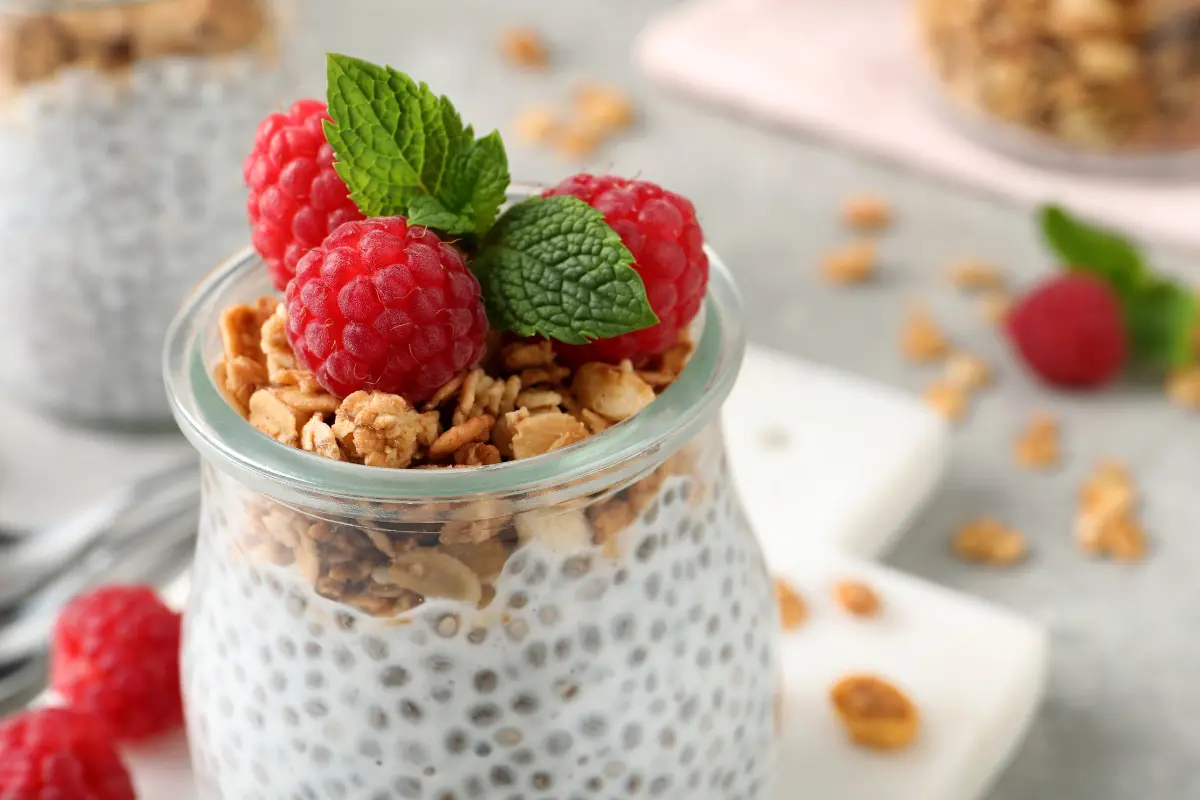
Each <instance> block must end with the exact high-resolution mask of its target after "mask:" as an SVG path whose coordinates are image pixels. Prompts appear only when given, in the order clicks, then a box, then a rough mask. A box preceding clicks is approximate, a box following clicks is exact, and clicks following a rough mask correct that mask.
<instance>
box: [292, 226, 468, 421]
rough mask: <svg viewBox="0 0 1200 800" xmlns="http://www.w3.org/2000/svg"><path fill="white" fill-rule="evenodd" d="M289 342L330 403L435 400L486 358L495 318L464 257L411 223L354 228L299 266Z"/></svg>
mask: <svg viewBox="0 0 1200 800" xmlns="http://www.w3.org/2000/svg"><path fill="white" fill-rule="evenodd" d="M287 312H288V329H287V333H288V341H289V342H291V345H292V349H293V350H294V351H295V353H296V355H297V357H299V359H300V360H301V361H302V362H303V363H304V365H305V366H307V367H308V368H309V369H310V370H312V371H313V372H314V373H315V374H316V376H317V381H318V382H319V383H320V384H321V386H323V387H324V388H325V389H326V390H327V391H329V392H330V393H332V394H334V395H337V396H338V397H346V396H347V395H350V394H352V393H354V392H356V391H358V390H367V391H378V392H388V393H391V394H398V395H401V396H403V397H404V398H405V399H406V400H408V401H409V402H410V403H419V402H421V401H422V400H426V399H428V398H429V397H430V396H432V395H433V393H434V392H436V391H437V390H438V389H439V388H440V387H441V386H443V385H445V384H446V383H448V382H449V381H450V379H451V378H453V377H454V375H455V374H456V373H458V372H459V371H461V370H463V369H466V368H468V367H471V366H473V365H474V364H475V363H476V362H477V361H479V359H480V358H481V357H482V356H483V351H484V347H485V343H486V338H487V332H488V319H487V313H486V312H485V310H484V305H483V298H482V296H481V295H480V289H479V281H478V280H476V279H475V276H474V275H473V274H471V271H470V270H469V269H468V268H467V262H466V260H465V259H464V258H463V254H462V253H461V252H460V251H459V250H458V249H457V248H456V247H454V246H453V245H451V244H449V243H447V242H443V241H442V240H441V239H440V238H438V236H437V234H435V233H434V232H433V231H431V230H429V229H428V228H425V227H424V226H421V225H409V224H408V222H407V221H406V220H405V219H404V218H403V217H380V218H376V219H369V220H365V221H362V222H348V223H346V224H344V225H342V226H341V227H340V228H338V229H337V230H336V231H334V232H333V233H332V234H330V235H329V237H328V238H327V239H326V240H325V242H324V243H323V244H322V245H321V246H320V247H318V248H316V249H314V250H311V251H310V252H309V253H308V254H307V255H305V256H304V258H302V259H301V261H300V263H299V265H298V266H297V268H296V276H295V277H294V278H293V279H292V281H291V283H289V284H288V287H287Z"/></svg>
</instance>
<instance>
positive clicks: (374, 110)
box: [325, 53, 509, 235]
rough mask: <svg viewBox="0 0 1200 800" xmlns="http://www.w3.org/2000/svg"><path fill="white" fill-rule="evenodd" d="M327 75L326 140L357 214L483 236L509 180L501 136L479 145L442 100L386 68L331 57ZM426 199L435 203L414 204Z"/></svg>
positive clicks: (492, 137) (422, 84)
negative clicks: (411, 219)
mask: <svg viewBox="0 0 1200 800" xmlns="http://www.w3.org/2000/svg"><path fill="white" fill-rule="evenodd" d="M327 72H328V81H329V85H328V98H327V99H328V104H329V114H330V116H331V117H332V118H333V121H332V122H327V123H326V124H325V137H326V138H327V139H328V140H329V143H330V145H332V146H333V151H334V154H335V156H336V161H335V163H334V168H335V169H336V170H337V172H338V175H340V176H341V177H342V180H344V181H345V182H346V185H347V187H349V189H350V196H351V197H352V198H353V200H354V202H355V203H356V204H357V205H358V207H359V209H360V210H361V211H362V212H363V213H364V214H366V215H367V216H368V217H379V216H392V215H400V216H410V213H411V212H413V211H415V212H416V213H417V215H418V216H419V217H423V218H424V219H426V220H429V219H437V220H439V221H441V222H443V223H446V224H452V225H453V227H454V228H455V230H448V229H445V228H442V230H446V232H447V233H453V234H465V233H475V234H479V235H482V234H483V233H485V232H486V231H487V229H488V227H490V226H491V224H492V222H493V221H494V220H495V218H496V214H497V212H498V210H499V208H500V205H501V204H502V203H503V202H504V196H505V191H506V190H507V188H508V183H509V174H508V157H507V154H506V153H505V151H504V144H503V142H502V141H501V139H500V135H499V134H498V133H496V132H493V133H491V134H488V135H487V136H485V137H483V138H482V139H479V140H478V141H477V140H476V139H475V133H474V130H473V129H472V128H471V127H470V126H467V127H465V128H464V127H463V124H462V120H461V119H460V118H459V115H458V112H457V111H456V110H455V108H454V106H453V105H452V104H451V103H450V101H449V100H448V99H447V98H445V97H443V96H439V95H436V94H434V93H433V91H431V90H430V88H429V87H428V86H427V85H425V84H424V83H417V82H416V81H414V80H413V79H412V78H410V77H408V76H407V75H405V74H404V73H402V72H399V71H397V70H395V69H392V68H391V67H381V66H378V65H375V64H371V63H369V62H367V61H363V60H361V59H357V58H351V57H349V56H344V55H338V54H336V53H331V54H329V56H328V62H327ZM426 197H427V198H433V199H435V200H436V201H437V203H436V204H432V203H428V202H425V201H420V202H418V201H417V198H426ZM414 203H416V205H415V206H414ZM462 220H467V222H463V221H462ZM420 224H426V225H429V226H430V227H438V226H437V225H435V224H433V223H432V222H421V223H420Z"/></svg>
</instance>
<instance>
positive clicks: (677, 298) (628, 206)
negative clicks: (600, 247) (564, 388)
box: [546, 173, 708, 364]
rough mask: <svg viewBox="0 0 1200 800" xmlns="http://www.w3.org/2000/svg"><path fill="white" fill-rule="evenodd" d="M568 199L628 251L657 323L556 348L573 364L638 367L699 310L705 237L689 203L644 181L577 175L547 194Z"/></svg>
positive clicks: (703, 284) (704, 274)
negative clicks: (600, 218) (594, 215)
mask: <svg viewBox="0 0 1200 800" xmlns="http://www.w3.org/2000/svg"><path fill="white" fill-rule="evenodd" d="M552 195H572V196H574V197H578V198H579V199H580V200H582V201H583V202H585V203H587V204H588V205H590V206H592V207H593V208H595V209H596V210H597V211H599V212H601V213H602V214H604V219H605V221H607V222H608V224H609V225H610V226H612V228H613V230H615V231H616V232H617V233H618V234H619V235H620V237H621V241H623V242H624V243H625V246H626V247H628V248H629V250H630V252H631V253H633V258H634V262H635V263H634V265H633V268H634V269H635V270H637V272H638V274H639V275H641V276H642V282H643V283H644V284H645V285H646V295H647V297H648V298H649V299H650V307H651V308H653V309H654V313H655V314H657V315H658V319H659V322H658V324H657V325H653V326H651V327H649V328H646V329H644V330H640V331H634V332H633V333H626V334H624V335H622V336H616V337H613V338H611V339H598V340H596V341H594V342H591V343H589V344H586V345H581V346H575V345H563V344H560V343H556V344H555V347H556V348H557V349H558V350H559V351H560V352H561V353H562V355H563V357H564V358H565V359H566V360H567V361H570V362H572V363H575V364H581V363H584V362H587V361H607V362H610V363H613V364H615V363H617V362H619V361H621V360H622V359H626V358H628V359H631V360H633V361H634V362H637V363H641V362H644V361H645V360H646V359H647V358H649V357H650V356H653V355H657V354H659V353H661V352H663V351H664V350H666V349H667V348H669V347H670V346H671V345H673V344H675V342H676V341H677V340H678V338H679V332H680V331H682V330H683V329H684V328H686V327H687V325H688V323H690V322H691V321H692V319H693V318H694V317H695V316H696V313H697V312H698V311H699V310H700V303H701V301H703V299H704V291H705V289H706V288H707V287H708V256H707V255H706V254H705V252H704V234H703V233H702V232H701V230H700V224H699V223H698V222H696V209H695V207H694V206H692V203H691V201H689V200H688V199H686V198H684V197H681V196H679V195H677V194H675V193H673V192H668V191H666V190H665V189H662V188H660V187H659V186H656V185H655V184H653V183H649V182H647V181H632V180H626V179H625V178H618V177H614V176H612V175H604V176H596V175H588V174H587V173H581V174H579V175H575V176H573V177H570V178H567V179H566V180H565V181H563V182H562V183H560V184H559V185H558V186H556V187H555V188H553V189H551V190H550V191H548V192H546V196H547V197H549V196H552Z"/></svg>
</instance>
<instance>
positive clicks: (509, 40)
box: [500, 28, 550, 69]
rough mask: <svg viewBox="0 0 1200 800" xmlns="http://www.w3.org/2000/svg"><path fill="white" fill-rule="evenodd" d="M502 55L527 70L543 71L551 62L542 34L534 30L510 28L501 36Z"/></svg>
mask: <svg viewBox="0 0 1200 800" xmlns="http://www.w3.org/2000/svg"><path fill="white" fill-rule="evenodd" d="M500 54H501V55H502V56H504V58H505V59H506V60H507V61H508V62H509V63H511V64H514V65H516V66H518V67H524V68H525V69H543V68H544V67H545V66H546V65H547V64H548V63H549V61H550V56H549V53H548V52H547V49H546V44H545V42H543V41H542V37H541V34H539V33H538V32H537V31H536V30H534V29H533V28H508V29H506V30H504V31H503V32H501V35H500Z"/></svg>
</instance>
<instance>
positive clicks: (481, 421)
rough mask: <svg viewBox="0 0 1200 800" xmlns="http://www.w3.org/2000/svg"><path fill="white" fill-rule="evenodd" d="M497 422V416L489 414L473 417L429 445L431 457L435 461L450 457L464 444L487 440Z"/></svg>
mask: <svg viewBox="0 0 1200 800" xmlns="http://www.w3.org/2000/svg"><path fill="white" fill-rule="evenodd" d="M495 424H496V418H495V417H493V416H491V415H489V414H484V415H482V416H478V417H471V418H470V419H469V420H467V421H466V422H463V423H461V424H459V425H455V426H454V427H453V428H451V429H449V430H448V431H446V432H445V433H443V434H442V435H441V436H439V437H438V438H437V440H436V441H434V443H433V444H432V445H430V446H429V457H430V458H431V459H432V460H434V461H440V460H441V459H443V458H449V457H450V456H452V455H453V454H454V452H455V451H456V450H458V449H459V448H461V447H463V446H464V445H468V444H471V443H472V442H482V441H486V440H487V438H488V437H489V436H491V435H492V426H493V425H495Z"/></svg>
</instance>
